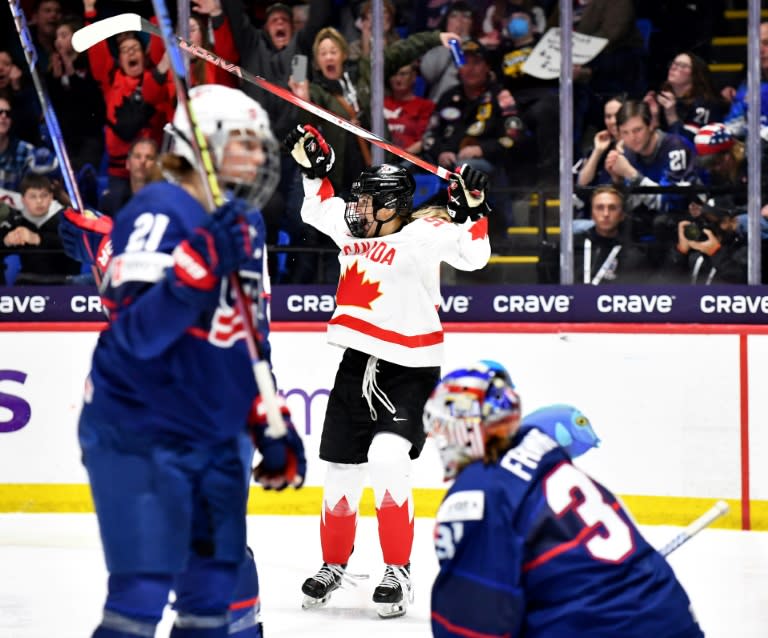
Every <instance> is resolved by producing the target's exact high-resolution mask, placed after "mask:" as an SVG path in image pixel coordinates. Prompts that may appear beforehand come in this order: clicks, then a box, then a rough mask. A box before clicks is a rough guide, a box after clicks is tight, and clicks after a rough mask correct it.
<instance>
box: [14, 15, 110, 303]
mask: <svg viewBox="0 0 768 638" xmlns="http://www.w3.org/2000/svg"><path fill="white" fill-rule="evenodd" d="M8 5H9V6H10V9H11V15H12V16H13V22H14V24H15V25H16V32H17V33H18V34H19V41H20V42H21V48H22V49H23V50H24V57H25V58H26V60H27V66H28V67H29V74H30V75H31V76H32V84H34V86H35V92H36V93H37V99H38V100H39V101H40V108H41V109H42V110H43V117H44V119H45V125H46V126H47V127H48V131H49V133H50V135H51V142H52V143H53V151H54V153H55V154H56V159H57V160H58V162H59V166H60V167H61V175H62V178H63V179H64V188H65V189H66V191H67V195H69V199H70V202H71V204H72V205H74V206H75V207H76V208H77V210H79V211H80V212H81V213H84V212H85V209H84V208H83V199H82V197H81V196H80V189H79V188H78V186H77V180H76V179H75V173H74V171H73V170H72V164H71V163H70V161H69V154H68V153H67V148H66V146H65V145H64V136H63V135H62V133H61V127H60V126H59V120H58V119H57V117H56V112H55V111H54V110H53V104H52V103H51V99H50V97H49V96H48V91H47V90H46V88H45V84H43V81H42V80H41V79H40V73H39V71H38V70H37V62H38V57H37V49H35V45H34V43H33V42H32V34H31V33H30V32H29V26H28V25H27V19H26V17H25V16H24V11H23V10H22V8H21V2H20V0H17V1H15V2H14V0H8ZM83 243H84V244H85V249H86V251H87V252H88V254H89V255H90V256H91V259H92V261H95V260H96V256H95V255H93V254H92V251H91V247H90V245H89V244H88V240H87V239H85V238H83ZM91 272H92V273H93V278H94V280H95V281H96V285H99V284H100V283H101V277H100V276H99V271H98V270H97V269H96V266H95V265H92V266H91ZM105 312H106V311H105Z"/></svg>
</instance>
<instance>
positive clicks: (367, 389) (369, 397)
mask: <svg viewBox="0 0 768 638" xmlns="http://www.w3.org/2000/svg"><path fill="white" fill-rule="evenodd" d="M378 366H379V359H378V357H374V356H373V355H371V356H370V357H368V363H366V364H365V373H364V374H363V396H364V397H365V400H366V401H367V402H368V409H369V410H370V411H371V419H373V420H374V421H375V420H376V408H374V407H373V397H376V398H377V399H378V400H379V401H381V403H382V405H383V406H384V407H385V408H387V410H389V412H391V413H392V414H394V413H395V412H396V408H395V406H394V405H393V404H392V401H390V400H389V397H388V396H387V395H386V394H385V393H384V391H383V390H382V389H381V388H380V387H379V384H378V383H376V373H377V372H378Z"/></svg>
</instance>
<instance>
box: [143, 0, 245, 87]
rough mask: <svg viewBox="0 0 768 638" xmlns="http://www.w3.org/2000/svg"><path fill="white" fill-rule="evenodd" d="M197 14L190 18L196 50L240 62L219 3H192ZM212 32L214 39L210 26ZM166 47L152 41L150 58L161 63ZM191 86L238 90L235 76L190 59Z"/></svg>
mask: <svg viewBox="0 0 768 638" xmlns="http://www.w3.org/2000/svg"><path fill="white" fill-rule="evenodd" d="M192 5H193V9H194V11H193V12H192V13H191V14H190V16H189V40H190V42H192V44H194V45H195V46H198V47H202V48H204V49H207V50H208V51H213V52H214V53H215V54H216V55H218V56H219V57H221V58H223V59H224V60H226V61H227V62H232V63H234V64H237V63H238V62H239V61H240V56H239V55H238V52H237V48H236V47H235V42H234V40H233V38H232V29H231V28H230V25H229V20H228V19H227V17H226V16H225V15H223V12H222V9H221V4H220V3H219V0H192ZM214 25H215V28H212V29H211V30H212V35H213V38H212V39H211V37H210V35H209V26H210V27H214ZM164 51H165V46H164V44H163V40H162V38H152V39H151V40H150V57H151V58H152V60H153V61H157V62H159V61H160V60H161V59H162V56H163V52H164ZM189 81H190V86H198V85H199V84H222V85H224V86H229V87H232V88H236V87H237V84H238V79H237V76H236V75H233V74H232V73H229V72H228V71H226V70H225V69H223V68H221V67H220V66H217V65H216V64H211V63H210V62H208V61H207V60H203V59H201V58H198V57H195V56H190V58H189Z"/></svg>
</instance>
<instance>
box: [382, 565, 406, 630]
mask: <svg viewBox="0 0 768 638" xmlns="http://www.w3.org/2000/svg"><path fill="white" fill-rule="evenodd" d="M373 602H374V603H376V613H378V614H379V616H380V617H381V618H397V617H398V616H404V615H405V611H406V609H408V603H412V602H413V587H412V585H411V564H410V563H408V564H407V565H387V568H386V570H385V571H384V578H382V579H381V582H380V583H379V585H378V587H376V589H375V590H374V591H373Z"/></svg>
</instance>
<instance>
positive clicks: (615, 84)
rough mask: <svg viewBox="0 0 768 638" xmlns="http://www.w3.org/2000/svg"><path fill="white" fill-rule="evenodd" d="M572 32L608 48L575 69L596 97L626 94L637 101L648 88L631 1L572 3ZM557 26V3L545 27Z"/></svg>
mask: <svg viewBox="0 0 768 638" xmlns="http://www.w3.org/2000/svg"><path fill="white" fill-rule="evenodd" d="M574 4H576V5H577V7H576V8H577V10H576V11H575V12H574V20H573V29H574V31H577V32H579V33H583V34H585V35H592V36H597V37H600V38H606V39H607V40H608V44H607V45H606V47H605V48H604V49H603V50H602V51H601V52H600V54H599V55H598V56H597V57H596V58H595V59H594V60H592V61H591V62H589V63H588V64H587V65H586V67H584V68H583V69H579V72H583V73H584V74H585V75H586V76H587V77H588V79H589V86H590V88H591V90H592V92H593V93H594V94H595V95H597V96H598V97H601V96H602V97H604V96H608V95H616V94H617V93H621V92H622V91H626V92H627V93H628V94H629V96H630V97H632V98H638V99H639V98H640V97H641V96H642V95H643V94H644V93H645V90H646V88H647V86H648V83H647V80H646V77H647V73H646V67H645V55H644V53H643V39H642V37H641V35H640V32H639V31H638V30H637V24H636V18H635V7H634V2H633V0H589V2H578V3H574ZM559 24H560V3H559V2H558V3H557V5H556V6H555V8H554V10H553V11H552V12H551V13H550V17H549V26H558V25H559Z"/></svg>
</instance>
